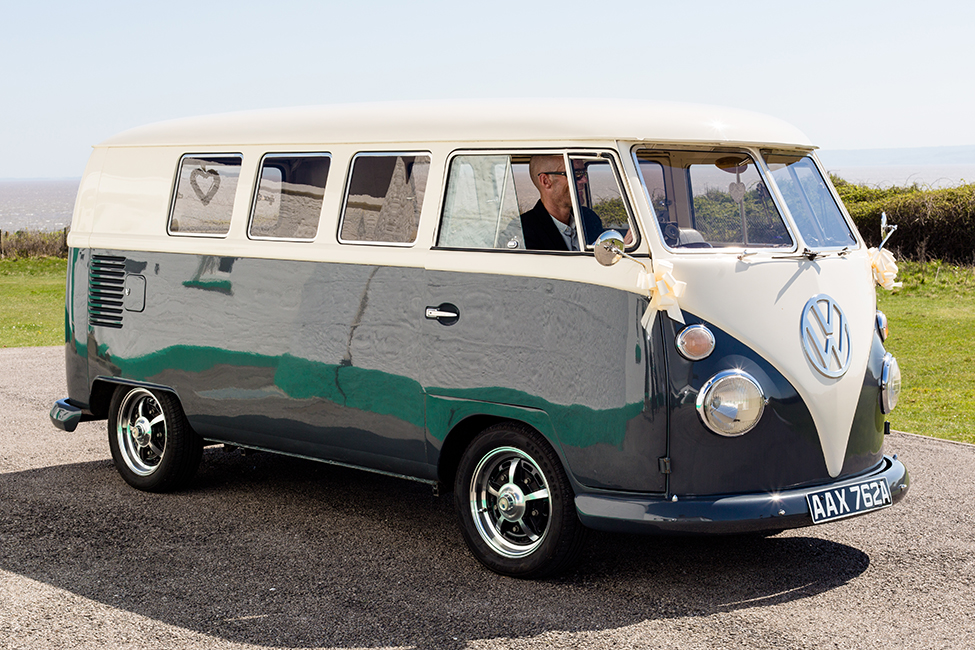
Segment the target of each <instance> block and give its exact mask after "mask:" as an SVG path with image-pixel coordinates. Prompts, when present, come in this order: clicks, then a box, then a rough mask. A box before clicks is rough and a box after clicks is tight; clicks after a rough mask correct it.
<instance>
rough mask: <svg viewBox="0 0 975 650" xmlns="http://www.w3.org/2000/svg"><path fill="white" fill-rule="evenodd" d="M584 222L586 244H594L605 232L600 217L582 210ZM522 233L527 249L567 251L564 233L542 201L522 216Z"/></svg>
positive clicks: (585, 209)
mask: <svg viewBox="0 0 975 650" xmlns="http://www.w3.org/2000/svg"><path fill="white" fill-rule="evenodd" d="M582 222H583V225H584V228H585V231H586V237H585V239H586V243H587V244H592V243H593V242H594V241H596V237H598V236H599V235H600V233H602V231H603V224H602V222H601V221H600V220H599V215H597V214H596V213H595V212H593V211H592V210H590V209H589V208H585V207H584V208H582ZM521 231H522V234H523V235H524V237H525V248H527V249H528V250H539V251H567V250H569V249H568V247H567V246H566V245H565V240H564V239H562V233H560V232H559V229H558V228H556V227H555V224H554V223H553V222H552V217H551V216H550V215H549V213H548V210H546V209H545V206H544V205H542V201H541V199H539V201H538V202H537V203H536V204H535V207H534V208H532V209H531V210H529V211H528V212H525V213H524V214H522V215H521Z"/></svg>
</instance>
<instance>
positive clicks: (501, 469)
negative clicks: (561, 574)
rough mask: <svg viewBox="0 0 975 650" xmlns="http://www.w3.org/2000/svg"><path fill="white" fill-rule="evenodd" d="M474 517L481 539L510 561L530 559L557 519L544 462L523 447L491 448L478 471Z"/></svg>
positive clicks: (474, 482)
mask: <svg viewBox="0 0 975 650" xmlns="http://www.w3.org/2000/svg"><path fill="white" fill-rule="evenodd" d="M470 503H471V514H472V515H473V517H474V525H475V526H476V527H477V532H478V534H480V536H481V539H483V540H484V542H485V543H486V544H487V545H488V546H490V547H491V549H492V550H493V551H495V552H496V553H498V554H499V555H502V556H504V557H506V558H520V557H525V556H526V555H530V554H531V553H532V552H534V551H535V550H536V549H537V548H538V547H539V546H541V545H542V542H544V541H545V536H546V535H547V533H548V529H549V526H550V522H551V519H552V498H551V495H550V493H549V484H548V481H547V480H546V478H545V475H544V474H543V473H542V470H541V468H539V466H538V463H536V462H535V460H534V459H533V458H532V457H531V456H529V455H528V454H526V453H525V452H524V451H522V450H520V449H516V448H514V447H500V448H498V449H493V450H491V452H490V453H488V454H487V455H485V456H484V458H482V459H481V462H479V463H478V464H477V467H476V468H475V469H474V475H473V477H472V478H471V488H470Z"/></svg>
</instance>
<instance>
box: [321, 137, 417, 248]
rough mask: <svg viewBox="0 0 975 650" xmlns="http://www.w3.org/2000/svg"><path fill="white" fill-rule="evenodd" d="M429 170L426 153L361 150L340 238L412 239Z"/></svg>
mask: <svg viewBox="0 0 975 650" xmlns="http://www.w3.org/2000/svg"><path fill="white" fill-rule="evenodd" d="M429 173H430V156H429V155H426V154H358V155H357V156H356V157H355V158H354V159H353V161H352V171H351V173H350V174H349V187H348V191H347V193H346V198H345V206H344V210H343V213H342V225H341V227H340V228H339V241H341V242H342V243H372V242H377V243H398V244H410V243H413V242H414V241H415V240H416V231H417V226H418V225H419V223H420V208H421V207H422V205H423V193H424V190H425V188H426V183H427V176H428V175H429Z"/></svg>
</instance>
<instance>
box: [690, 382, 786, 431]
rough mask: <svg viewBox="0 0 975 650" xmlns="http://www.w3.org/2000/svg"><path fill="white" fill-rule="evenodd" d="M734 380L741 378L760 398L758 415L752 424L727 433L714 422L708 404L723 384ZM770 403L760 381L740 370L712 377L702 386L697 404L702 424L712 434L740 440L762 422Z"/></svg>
mask: <svg viewBox="0 0 975 650" xmlns="http://www.w3.org/2000/svg"><path fill="white" fill-rule="evenodd" d="M732 378H735V379H738V378H740V379H743V380H745V381H746V382H748V383H749V384H751V385H752V386H753V387H754V389H755V391H756V393H757V394H758V397H759V398H760V399H759V408H758V413H757V414H756V415H755V417H754V418H753V420H752V421H751V423H750V424H748V425H747V426H746V427H745V428H743V429H741V430H739V431H727V430H723V429H721V428H720V427H719V426H718V425H717V424H716V423H715V422H714V421H713V419H712V417H711V413H710V407H709V406H708V402H709V401H710V399H709V398H710V397H711V395H712V393H713V391H714V390H716V389H717V388H718V387H719V386H720V385H721V384H722V383H723V382H725V381H727V380H729V379H732ZM768 401H769V400H768V397H767V396H766V395H765V391H764V390H763V389H762V385H761V384H759V383H758V380H757V379H755V378H754V377H752V376H751V375H750V374H748V373H747V372H745V371H744V370H739V369H733V370H722V371H721V372H719V373H717V374H716V375H714V376H713V377H711V379H709V380H707V381H706V382H705V383H704V385H703V386H701V390H700V391H698V393H697V402H696V406H697V415H698V417H699V418H701V422H702V423H704V426H705V427H707V428H708V430H709V431H711V432H712V433H716V434H717V435H719V436H722V437H724V438H738V437H741V436H743V435H745V434H746V433H748V432H749V431H751V430H752V429H754V428H755V427H756V426H757V425H758V423H759V422H761V420H762V415H763V414H764V413H765V407H766V405H768Z"/></svg>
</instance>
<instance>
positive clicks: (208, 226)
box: [169, 154, 243, 237]
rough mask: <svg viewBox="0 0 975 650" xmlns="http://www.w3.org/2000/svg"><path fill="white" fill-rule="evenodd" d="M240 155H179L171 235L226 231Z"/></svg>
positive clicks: (232, 206) (235, 186)
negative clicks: (180, 157)
mask: <svg viewBox="0 0 975 650" xmlns="http://www.w3.org/2000/svg"><path fill="white" fill-rule="evenodd" d="M242 158H243V156H241V155H240V154H213V155H210V154H206V155H186V156H183V158H182V159H181V160H180V163H179V174H178V176H177V179H176V193H175V196H174V197H173V207H172V210H171V211H170V216H169V232H170V233H171V234H179V235H204V236H210V237H222V236H223V235H226V234H227V232H228V231H229V230H230V217H231V216H232V215H233V213H234V197H235V196H236V195H237V180H238V179H239V178H240V163H241V160H242Z"/></svg>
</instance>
